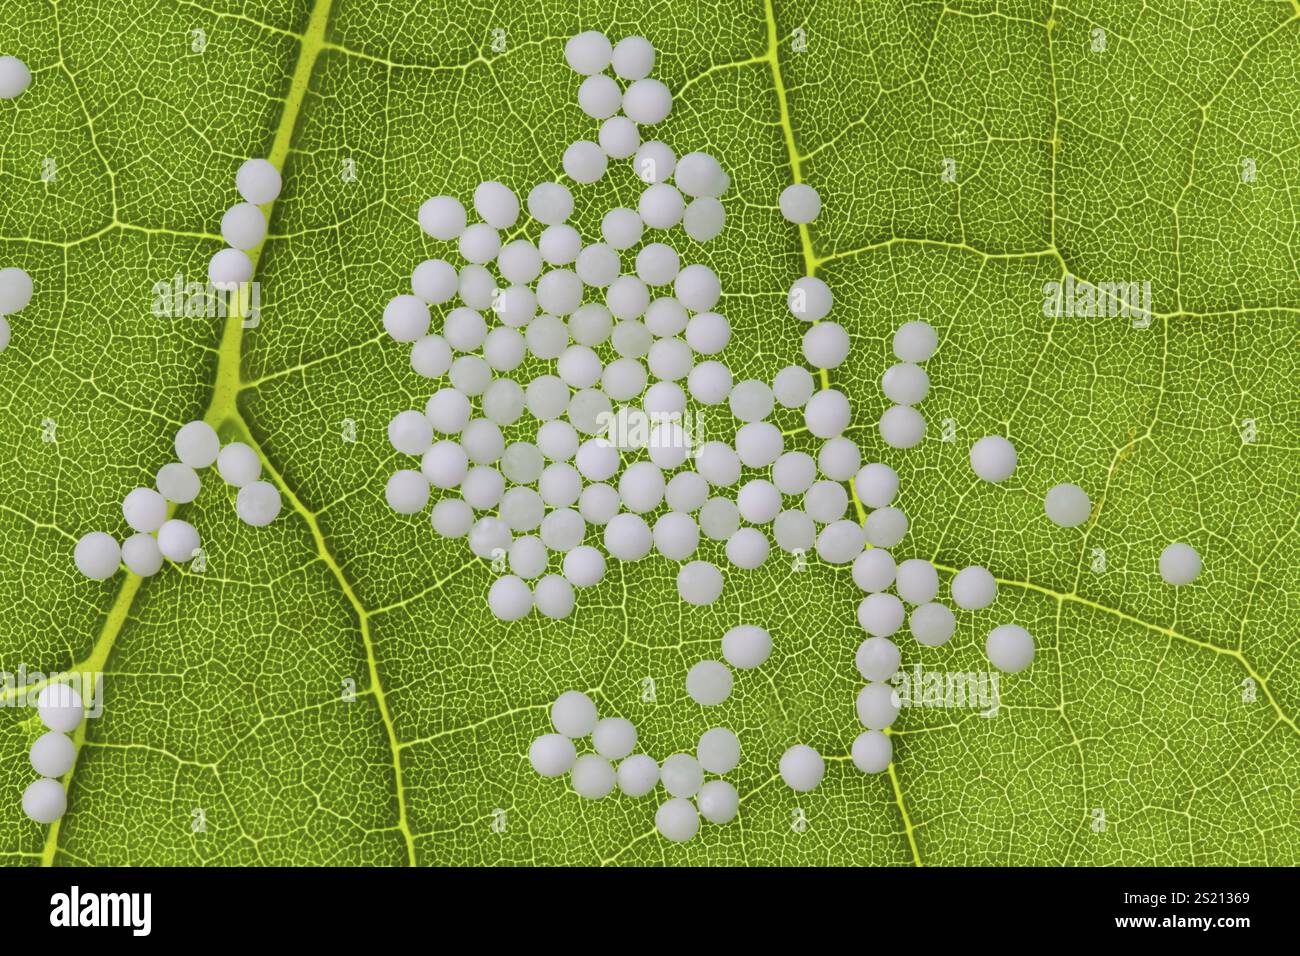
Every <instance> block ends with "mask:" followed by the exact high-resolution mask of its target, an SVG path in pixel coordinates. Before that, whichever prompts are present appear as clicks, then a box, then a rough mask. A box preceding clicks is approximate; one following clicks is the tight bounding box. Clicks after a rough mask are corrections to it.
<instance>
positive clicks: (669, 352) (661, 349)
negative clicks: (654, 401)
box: [646, 338, 694, 382]
mask: <svg viewBox="0 0 1300 956" xmlns="http://www.w3.org/2000/svg"><path fill="white" fill-rule="evenodd" d="M693 364H694V360H693V357H692V355H691V347H690V346H689V345H687V344H686V343H685V342H683V341H682V340H681V339H676V338H671V339H659V340H658V341H657V342H655V343H654V344H653V345H651V346H650V351H649V353H647V355H646V365H647V366H648V367H649V369H650V374H651V375H653V376H654V377H655V378H657V379H659V380H660V381H663V382H676V381H680V380H681V379H683V378H685V377H686V376H687V375H689V374H690V372H691V366H692V365H693Z"/></svg>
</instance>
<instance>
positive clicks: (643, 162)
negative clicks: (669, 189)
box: [632, 139, 677, 185]
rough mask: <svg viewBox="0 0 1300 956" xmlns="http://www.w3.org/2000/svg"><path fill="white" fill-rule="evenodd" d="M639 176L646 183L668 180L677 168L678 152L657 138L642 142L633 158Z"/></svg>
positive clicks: (633, 165) (635, 170)
mask: <svg viewBox="0 0 1300 956" xmlns="http://www.w3.org/2000/svg"><path fill="white" fill-rule="evenodd" d="M632 168H633V171H634V172H635V173H636V175H637V178H638V179H640V180H641V182H643V183H645V184H646V185H652V184H654V183H662V182H667V181H668V180H669V179H670V178H672V175H673V172H674V171H675V170H676V168H677V154H676V153H674V152H673V151H672V148H671V147H670V146H668V144H667V143H663V142H661V141H659V140H657V139H652V140H648V141H647V142H644V143H642V144H641V145H640V146H639V147H638V148H637V151H636V155H635V156H634V157H633V159H632Z"/></svg>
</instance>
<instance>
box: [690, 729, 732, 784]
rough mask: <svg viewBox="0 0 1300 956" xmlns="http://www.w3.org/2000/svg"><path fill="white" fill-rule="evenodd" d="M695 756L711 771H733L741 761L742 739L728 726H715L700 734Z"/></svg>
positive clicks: (701, 764)
mask: <svg viewBox="0 0 1300 956" xmlns="http://www.w3.org/2000/svg"><path fill="white" fill-rule="evenodd" d="M695 756H696V759H697V760H698V761H699V764H700V766H701V767H703V768H704V769H705V770H707V771H708V772H709V773H716V774H724V773H731V771H732V770H734V769H735V768H736V764H738V763H740V741H739V740H738V739H737V738H736V735H735V734H734V733H732V732H731V731H730V730H728V729H727V728H726V727H713V728H711V729H709V730H706V731H705V732H704V733H703V734H701V735H700V741H699V743H698V744H697V745H696V747H695Z"/></svg>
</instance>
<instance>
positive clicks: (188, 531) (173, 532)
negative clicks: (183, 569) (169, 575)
mask: <svg viewBox="0 0 1300 956" xmlns="http://www.w3.org/2000/svg"><path fill="white" fill-rule="evenodd" d="M198 547H199V533H198V531H197V530H195V528H194V525H192V524H190V523H189V522H188V521H182V520H180V519H179V518H171V519H169V520H167V521H164V522H163V526H162V527H161V528H159V529H158V549H159V550H160V551H162V553H163V557H165V558H167V559H168V560H169V561H174V562H176V563H177V564H183V563H185V562H186V561H188V560H190V559H191V558H193V557H194V552H195V551H197V550H198Z"/></svg>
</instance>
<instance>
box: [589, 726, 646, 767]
mask: <svg viewBox="0 0 1300 956" xmlns="http://www.w3.org/2000/svg"><path fill="white" fill-rule="evenodd" d="M591 745H592V746H593V747H595V748H596V753H598V754H600V755H601V756H602V757H604V758H605V759H606V760H622V759H623V758H624V757H626V756H627V755H628V754H630V753H631V752H632V751H633V750H634V749H635V748H636V727H634V726H633V725H632V721H630V720H625V719H624V718H622V717H606V718H604V719H602V720H600V721H598V722H597V723H596V726H595V729H593V730H592V732H591Z"/></svg>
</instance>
